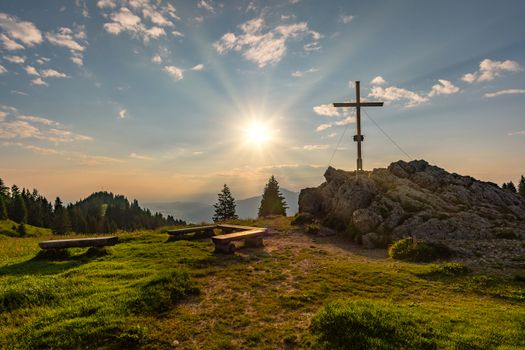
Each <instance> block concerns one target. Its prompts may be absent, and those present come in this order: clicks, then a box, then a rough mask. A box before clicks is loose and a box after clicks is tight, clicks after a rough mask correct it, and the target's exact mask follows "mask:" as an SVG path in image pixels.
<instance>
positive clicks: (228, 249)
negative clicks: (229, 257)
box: [215, 242, 235, 254]
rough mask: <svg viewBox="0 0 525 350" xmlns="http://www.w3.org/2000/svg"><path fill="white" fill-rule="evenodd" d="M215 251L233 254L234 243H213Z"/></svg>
mask: <svg viewBox="0 0 525 350" xmlns="http://www.w3.org/2000/svg"><path fill="white" fill-rule="evenodd" d="M215 252H216V253H224V254H233V253H235V244H233V243H232V242H229V243H225V244H220V243H215Z"/></svg>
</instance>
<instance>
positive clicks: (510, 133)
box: [507, 130, 525, 136]
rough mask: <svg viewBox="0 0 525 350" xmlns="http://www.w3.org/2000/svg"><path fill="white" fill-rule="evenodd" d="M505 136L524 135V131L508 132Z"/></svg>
mask: <svg viewBox="0 0 525 350" xmlns="http://www.w3.org/2000/svg"><path fill="white" fill-rule="evenodd" d="M507 135H509V136H515V135H525V130H520V131H514V132H509V133H508V134H507Z"/></svg>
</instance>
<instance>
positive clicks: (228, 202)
mask: <svg viewBox="0 0 525 350" xmlns="http://www.w3.org/2000/svg"><path fill="white" fill-rule="evenodd" d="M213 207H214V208H215V214H214V215H213V221H214V222H218V221H224V220H228V219H238V218H239V217H238V216H237V214H236V213H235V207H236V205H235V198H233V196H232V194H231V192H230V189H229V188H228V186H227V185H226V184H224V187H223V189H222V191H221V193H219V194H218V202H217V203H216V204H214V205H213Z"/></svg>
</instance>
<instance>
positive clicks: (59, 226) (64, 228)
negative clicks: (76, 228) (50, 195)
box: [52, 197, 71, 235]
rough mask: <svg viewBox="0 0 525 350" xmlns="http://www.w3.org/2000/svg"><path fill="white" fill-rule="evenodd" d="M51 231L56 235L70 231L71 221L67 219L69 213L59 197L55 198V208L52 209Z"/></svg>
mask: <svg viewBox="0 0 525 350" xmlns="http://www.w3.org/2000/svg"><path fill="white" fill-rule="evenodd" d="M52 229H53V233H54V234H57V235H63V234H65V233H67V232H69V231H71V222H70V221H69V215H68V212H67V210H66V208H64V206H63V205H62V201H61V200H60V197H57V198H56V199H55V208H54V211H53V225H52Z"/></svg>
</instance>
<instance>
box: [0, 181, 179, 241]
mask: <svg viewBox="0 0 525 350" xmlns="http://www.w3.org/2000/svg"><path fill="white" fill-rule="evenodd" d="M6 219H10V220H12V221H14V222H16V223H18V224H20V226H21V227H22V228H21V229H20V231H24V229H23V225H24V224H29V225H33V226H39V227H45V228H50V229H52V230H53V233H55V234H64V233H67V232H70V231H74V232H78V233H112V232H115V231H117V230H126V231H132V230H137V229H155V228H158V227H161V226H171V225H185V224H186V222H184V221H182V220H178V219H175V218H174V217H173V216H171V215H168V216H167V217H164V216H163V215H162V214H160V213H155V214H152V213H151V212H150V210H149V209H142V208H141V207H140V206H139V203H138V201H137V200H136V199H135V200H133V202H131V203H130V202H129V201H128V199H127V198H126V197H124V196H122V195H114V194H113V193H111V192H96V193H93V194H91V195H90V196H89V197H87V198H85V199H83V200H80V201H78V202H76V203H70V204H67V205H64V204H63V202H62V200H61V199H60V197H57V198H56V199H55V201H54V203H51V202H50V201H48V200H47V199H46V198H45V197H44V196H42V195H41V194H40V193H38V191H37V190H36V189H34V190H33V191H29V190H28V189H25V188H23V189H22V190H20V188H19V187H18V186H17V185H13V186H12V187H11V188H10V189H9V188H8V187H7V186H5V184H4V182H3V180H2V179H1V178H0V220H6Z"/></svg>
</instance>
